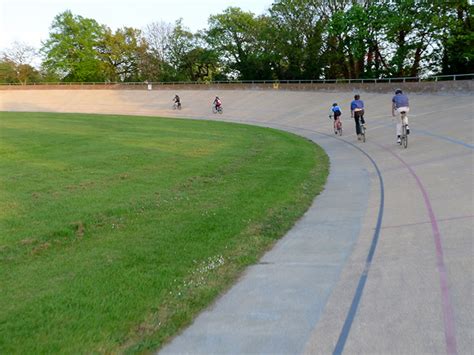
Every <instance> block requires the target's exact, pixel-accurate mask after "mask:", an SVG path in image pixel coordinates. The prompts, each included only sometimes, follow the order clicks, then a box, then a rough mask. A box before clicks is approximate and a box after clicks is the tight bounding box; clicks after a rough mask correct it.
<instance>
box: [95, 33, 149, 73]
mask: <svg viewBox="0 0 474 355" xmlns="http://www.w3.org/2000/svg"><path fill="white" fill-rule="evenodd" d="M147 49H148V45H147V44H146V42H145V40H144V38H142V36H141V31H140V30H137V29H134V28H131V27H124V28H121V29H117V30H116V31H115V33H113V32H112V30H111V29H110V28H106V29H105V32H104V35H103V38H102V39H101V40H100V41H99V43H98V47H97V50H98V52H99V58H100V59H101V60H102V61H103V62H104V63H105V64H104V66H103V67H104V70H105V73H106V79H107V80H109V81H142V80H144V78H143V75H142V73H141V65H140V64H141V61H142V60H145V58H146V52H147ZM145 79H146V76H145Z"/></svg>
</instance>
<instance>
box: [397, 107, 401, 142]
mask: <svg viewBox="0 0 474 355" xmlns="http://www.w3.org/2000/svg"><path fill="white" fill-rule="evenodd" d="M401 116H402V115H401V113H400V111H398V110H397V113H396V116H395V120H396V121H397V125H396V127H397V128H396V130H397V143H400V136H401V135H402V117H401Z"/></svg>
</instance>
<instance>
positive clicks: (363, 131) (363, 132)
mask: <svg viewBox="0 0 474 355" xmlns="http://www.w3.org/2000/svg"><path fill="white" fill-rule="evenodd" d="M361 131H362V142H364V143H365V127H364V126H362V130H361Z"/></svg>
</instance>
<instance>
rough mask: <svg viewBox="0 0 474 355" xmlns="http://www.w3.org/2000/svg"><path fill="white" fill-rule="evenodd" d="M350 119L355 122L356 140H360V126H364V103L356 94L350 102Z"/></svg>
mask: <svg viewBox="0 0 474 355" xmlns="http://www.w3.org/2000/svg"><path fill="white" fill-rule="evenodd" d="M351 117H352V118H354V121H355V125H356V134H357V139H358V140H361V137H362V136H361V134H362V131H361V129H360V125H361V124H365V120H364V101H362V100H361V99H360V95H358V94H357V95H355V96H354V100H352V102H351Z"/></svg>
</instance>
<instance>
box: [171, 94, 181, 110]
mask: <svg viewBox="0 0 474 355" xmlns="http://www.w3.org/2000/svg"><path fill="white" fill-rule="evenodd" d="M173 102H174V103H175V105H176V108H180V107H181V99H180V98H179V96H178V94H176V95H174V98H173Z"/></svg>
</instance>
